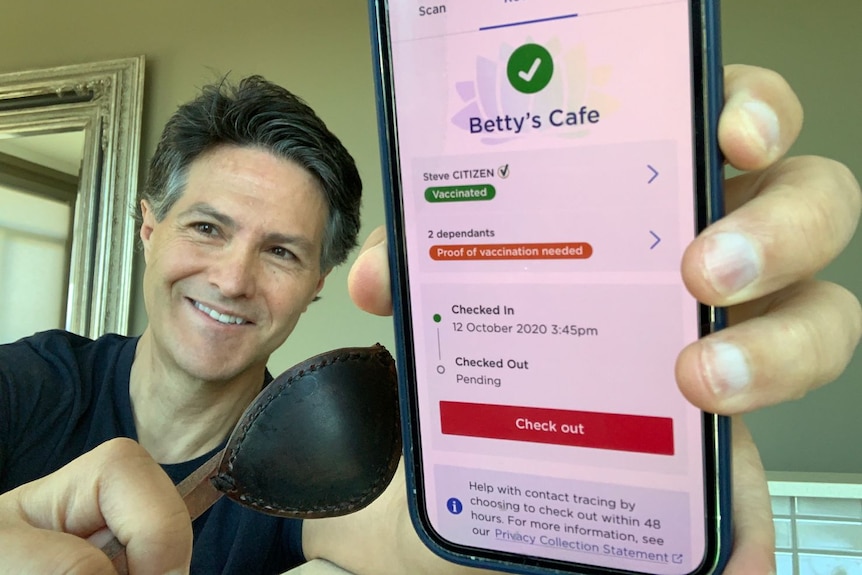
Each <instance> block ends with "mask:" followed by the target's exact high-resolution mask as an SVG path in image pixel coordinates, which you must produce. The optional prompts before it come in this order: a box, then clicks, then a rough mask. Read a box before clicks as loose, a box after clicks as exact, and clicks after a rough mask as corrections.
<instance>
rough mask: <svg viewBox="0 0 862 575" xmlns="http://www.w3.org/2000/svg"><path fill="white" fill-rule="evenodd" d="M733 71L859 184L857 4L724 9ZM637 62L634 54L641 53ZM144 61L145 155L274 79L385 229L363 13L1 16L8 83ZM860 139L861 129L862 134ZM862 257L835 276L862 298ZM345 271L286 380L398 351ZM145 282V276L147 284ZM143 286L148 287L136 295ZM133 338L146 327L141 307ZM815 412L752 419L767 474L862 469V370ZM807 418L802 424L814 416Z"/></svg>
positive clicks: (137, 11) (204, 4) (25, 6)
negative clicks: (313, 115)
mask: <svg viewBox="0 0 862 575" xmlns="http://www.w3.org/2000/svg"><path fill="white" fill-rule="evenodd" d="M724 4H725V10H724V17H725V21H724V24H725V30H726V33H725V36H726V45H725V53H726V56H727V57H726V61H728V62H733V61H745V62H751V63H760V64H764V65H770V66H773V67H775V68H777V69H779V70H780V71H782V72H783V73H784V74H785V75H786V76H787V77H788V78H789V79H791V80H792V81H793V83H794V85H795V87H796V88H797V90H798V91H799V93H800V95H801V96H802V99H803V101H804V103H805V104H806V105H807V106H808V126H807V128H806V131H805V133H804V135H803V138H802V139H801V140H800V144H799V146H798V149H797V151H799V152H806V153H820V154H825V155H830V156H833V157H836V158H839V159H841V160H843V161H844V162H846V163H849V164H850V165H851V166H852V167H853V168H854V170H855V171H856V173H857V174H859V173H862V159H860V155H859V153H860V151H862V139H860V138H862V136H860V131H859V130H858V127H859V126H860V125H862V112H860V108H859V102H860V101H862V87H860V76H859V70H860V68H859V66H858V64H857V61H858V58H859V56H860V55H862V40H860V36H859V35H858V34H857V31H856V30H855V26H857V25H858V23H859V22H860V21H862V3H860V2H859V1H858V0H846V1H842V0H821V1H819V2H816V3H815V2H810V0H757V1H756V2H755V1H752V0H725V2H724ZM633 49H636V48H634V47H633ZM136 54H144V55H145V56H146V57H147V67H146V79H145V86H146V89H145V100H144V131H143V142H142V152H143V160H144V161H146V160H147V159H148V158H149V156H150V154H151V153H152V151H153V149H154V148H155V143H156V140H157V138H158V133H159V131H160V129H161V126H162V125H163V124H164V122H165V120H166V119H167V117H168V116H169V115H170V114H171V112H172V111H173V110H174V109H175V107H176V106H177V105H178V104H179V103H181V102H183V101H185V100H187V99H188V98H190V97H191V96H192V95H193V94H194V91H195V87H196V86H199V85H201V84H203V83H205V82H208V81H210V80H212V79H214V78H216V77H217V76H219V75H220V74H223V73H225V72H231V73H232V74H234V76H235V77H239V76H242V75H247V74H251V73H260V74H263V75H265V76H267V77H268V78H269V79H271V80H274V81H276V82H278V83H280V84H282V85H284V86H286V87H288V88H289V89H292V90H293V91H295V92H296V93H298V94H299V95H301V96H302V97H304V98H305V99H306V100H307V101H308V102H309V103H310V104H311V105H312V106H313V107H314V108H315V109H316V110H317V111H318V113H319V114H320V115H321V116H322V117H323V118H324V120H325V121H326V122H327V123H328V124H329V125H330V127H331V128H332V129H333V131H335V132H336V133H337V134H339V135H340V136H341V137H342V139H343V140H344V142H345V145H346V146H347V147H348V149H350V150H351V151H352V152H353V154H354V155H355V156H356V159H357V161H358V164H359V167H360V171H361V172H362V176H363V179H364V181H365V186H366V196H365V201H364V222H365V228H364V231H363V237H364V235H365V234H366V233H367V232H368V231H369V230H370V229H372V228H373V227H374V226H376V225H378V224H380V223H382V220H383V215H382V200H381V195H380V185H381V184H380V175H379V156H378V152H377V140H376V123H375V121H376V120H375V115H374V93H373V85H372V79H371V56H370V46H369V39H368V23H367V16H366V11H365V2H364V1H363V0H280V1H275V0H246V1H244V2H241V3H230V4H229V3H227V2H222V1H216V0H183V1H180V2H168V1H166V0H151V1H149V2H110V1H108V0H87V1H81V2H51V3H48V2H41V3H33V2H31V3H7V5H6V6H4V7H3V10H2V14H0V72H11V71H16V70H23V69H28V68H38V67H47V66H55V65H61V64H71V63H79V62H86V61H92V60H103V59H109V58H117V57H125V56H131V55H136ZM854 128H856V129H854ZM860 254H862V245H860V241H859V239H858V238H857V241H856V243H855V244H854V247H853V249H852V251H850V252H848V253H847V254H846V255H845V256H844V257H843V258H842V259H841V260H840V262H839V263H838V264H836V265H835V266H833V267H832V268H830V269H829V270H828V271H827V272H826V274H825V275H827V276H829V277H831V278H833V279H837V280H839V281H841V282H842V283H844V284H845V285H848V286H851V287H852V289H854V290H855V291H856V293H857V294H860V295H862V275H860V274H862V266H860V265H859V260H860ZM346 271H347V270H346V268H345V269H343V270H340V271H336V272H334V273H333V274H332V276H331V277H330V279H329V281H328V283H327V287H326V288H325V290H324V292H323V296H324V299H323V301H322V302H320V303H318V304H315V305H314V306H312V309H311V310H310V311H309V312H308V314H307V315H306V317H305V318H304V319H303V321H302V322H301V323H300V325H299V327H298V328H297V331H296V332H295V333H294V335H293V336H292V337H291V338H290V340H288V343H287V344H286V345H285V347H284V348H283V349H282V350H280V351H279V352H278V354H277V355H276V357H274V359H273V362H272V364H271V367H272V369H273V371H276V372H278V371H280V370H282V369H284V368H286V367H287V366H289V365H291V364H292V363H295V362H297V361H299V360H301V359H303V358H305V357H308V356H309V355H312V354H314V353H317V352H320V351H324V350H327V349H331V348H335V347H340V346H347V345H367V344H370V343H373V342H375V341H380V342H382V343H384V344H385V345H387V346H390V347H391V346H392V341H393V338H392V332H391V324H390V322H389V320H388V319H381V318H372V317H369V316H366V315H364V314H361V313H359V312H358V311H357V310H355V308H354V307H353V306H352V305H351V303H350V301H349V299H348V298H347V295H346V290H345V277H346ZM140 274H141V266H140V263H139V265H138V266H137V270H136V275H137V276H138V280H139V278H140ZM137 283H138V284H139V283H140V281H138V282H137ZM133 297H134V301H135V305H134V308H133V310H132V314H133V331H134V332H136V333H138V332H140V331H141V330H142V329H143V328H144V326H145V325H146V318H145V313H144V310H143V306H142V304H141V301H140V292H139V291H136V292H135V294H134V296H133ZM860 363H862V362H860V361H859V359H858V358H857V361H856V362H855V363H854V364H853V365H852V366H851V370H850V371H849V372H848V374H847V375H846V376H845V377H843V378H842V379H841V380H840V381H839V382H838V383H836V384H834V385H832V386H829V387H828V388H826V389H824V390H822V391H819V392H817V393H815V394H813V395H812V397H810V398H808V399H806V400H805V401H804V402H802V403H799V404H794V405H789V406H783V407H780V408H775V409H772V410H767V411H766V412H764V413H763V414H758V415H757V416H756V417H752V418H751V424H752V426H753V427H754V429H755V433H756V435H757V438H758V441H759V442H760V443H761V445H762V448H763V451H764V458H765V460H766V462H767V465H768V467H770V468H772V469H782V470H795V469H799V470H831V471H857V472H858V471H860V469H862V441H860V439H862V418H860V417H858V415H857V409H858V407H857V406H859V405H862V389H860V388H862V386H860V385H859V384H860V382H862V365H860ZM803 408H804V410H803ZM809 446H810V447H809Z"/></svg>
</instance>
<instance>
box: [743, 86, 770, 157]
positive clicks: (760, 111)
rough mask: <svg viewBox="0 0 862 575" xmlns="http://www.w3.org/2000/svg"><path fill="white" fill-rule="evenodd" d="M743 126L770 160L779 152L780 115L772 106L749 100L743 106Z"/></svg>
mask: <svg viewBox="0 0 862 575" xmlns="http://www.w3.org/2000/svg"><path fill="white" fill-rule="evenodd" d="M742 111H743V114H742V119H743V124H742V126H740V127H741V128H743V129H744V130H745V132H746V135H747V136H748V138H749V139H750V141H751V142H752V143H753V144H755V145H757V146H759V147H760V149H761V150H762V151H763V153H764V154H765V155H766V156H767V157H768V158H770V159H771V158H773V156H774V155H775V154H777V152H778V145H779V138H780V133H779V130H780V126H779V123H778V115H777V114H776V113H775V110H773V109H772V108H771V107H770V106H768V105H767V104H765V103H763V102H761V101H760V100H747V101H746V102H745V103H744V104H743V105H742Z"/></svg>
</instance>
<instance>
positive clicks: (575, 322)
mask: <svg viewBox="0 0 862 575" xmlns="http://www.w3.org/2000/svg"><path fill="white" fill-rule="evenodd" d="M370 14H371V20H372V22H371V25H372V37H373V52H374V54H375V58H376V64H377V65H376V66H375V68H376V71H377V74H376V80H377V94H378V115H379V120H380V121H379V125H380V140H381V156H382V160H383V168H384V169H383V172H384V187H385V189H386V210H387V214H386V215H387V226H388V234H389V245H390V265H391V277H392V288H393V294H394V307H395V324H396V342H397V343H396V347H397V357H398V366H399V374H400V392H401V401H402V415H403V421H404V426H403V429H404V433H405V442H404V443H405V461H406V467H407V481H408V499H409V505H410V512H411V516H412V519H413V522H414V525H415V527H416V529H417V531H418V532H419V534H420V536H421V538H422V539H423V540H424V542H425V543H426V544H427V545H428V546H429V547H430V548H431V549H432V550H434V551H435V552H437V553H438V554H440V555H441V556H443V557H445V558H447V559H449V560H451V561H454V562H458V563H463V564H469V565H474V566H481V567H487V568H491V569H496V570H500V571H508V572H515V573H596V574H598V573H654V574H662V575H688V574H705V573H715V572H719V571H720V570H721V568H722V566H723V563H724V562H725V559H726V557H727V555H728V553H729V550H730V517H729V457H728V455H729V425H728V422H727V421H726V420H725V419H723V418H721V417H717V416H715V415H710V414H705V413H703V412H701V411H699V410H697V409H696V408H694V407H692V406H691V405H690V404H689V403H688V402H687V401H686V400H685V399H684V398H683V396H682V395H681V393H680V392H679V390H678V388H677V385H676V383H675V380H674V365H675V360H676V357H677V355H678V353H679V352H680V351H681V350H682V349H683V347H684V346H685V345H686V344H688V343H690V342H692V341H694V340H696V339H697V338H698V337H700V336H702V335H704V334H706V333H708V332H711V331H713V330H716V329H720V328H721V327H722V325H723V321H724V320H723V315H722V311H721V310H719V309H712V308H709V307H706V306H703V305H700V304H699V303H698V302H697V301H695V300H694V298H693V297H692V296H691V295H690V294H689V293H688V292H687V291H686V289H685V287H684V285H683V283H682V279H681V275H680V261H681V256H682V253H683V250H684V249H685V247H686V246H687V245H688V244H689V242H691V241H692V239H693V238H694V237H695V236H696V234H697V233H698V232H699V231H700V230H701V229H702V228H704V227H705V226H706V225H708V224H709V223H710V222H712V221H714V220H715V219H716V218H717V217H718V216H720V215H721V212H722V159H721V157H720V152H719V150H718V145H717V135H716V134H717V129H716V126H717V119H718V113H719V110H720V105H721V102H722V70H721V64H720V53H719V26H718V19H719V7H718V2H717V1H712V0H437V1H436V2H435V1H427V0H426V1H416V0H388V1H385V0H377V1H374V0H372V1H371V2H370Z"/></svg>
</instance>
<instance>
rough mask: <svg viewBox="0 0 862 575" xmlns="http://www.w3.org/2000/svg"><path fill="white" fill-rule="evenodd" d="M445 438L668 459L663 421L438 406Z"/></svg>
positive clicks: (669, 430) (668, 436) (669, 433)
mask: <svg viewBox="0 0 862 575" xmlns="http://www.w3.org/2000/svg"><path fill="white" fill-rule="evenodd" d="M440 424H441V427H442V432H443V433H444V434H445V435H466V436H469V437H485V438H488V439H509V440H512V441H529V442H533V443H550V444H553V445H571V446H577V447H592V448H596V449H610V450H614V451H632V452H637V453H653V454H657V455H673V453H674V451H673V420H672V419H670V418H669V417H651V416H645V415H623V414H617V413H596V412H591V411H567V410H562V409H545V408H540V407H516V406H511V405H490V404H485V403H462V402H458V401H441V402H440Z"/></svg>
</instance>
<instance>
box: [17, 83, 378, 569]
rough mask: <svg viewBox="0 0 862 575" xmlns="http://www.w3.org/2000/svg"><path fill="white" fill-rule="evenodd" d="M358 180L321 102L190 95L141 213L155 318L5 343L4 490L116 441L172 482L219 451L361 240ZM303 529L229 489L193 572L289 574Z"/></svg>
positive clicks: (214, 511) (158, 159)
mask: <svg viewBox="0 0 862 575" xmlns="http://www.w3.org/2000/svg"><path fill="white" fill-rule="evenodd" d="M361 189H362V184H361V180H360V177H359V173H358V171H357V169H356V166H355V163H354V161H353V158H352V157H351V156H350V154H349V153H348V152H347V150H346V149H345V148H344V147H343V146H342V144H341V142H340V141H339V140H338V138H337V137H336V136H335V135H334V134H332V133H331V132H330V131H329V130H328V129H327V128H326V126H325V125H324V123H323V122H322V121H321V120H320V119H319V118H318V117H317V115H316V114H315V113H314V112H313V111H312V109H311V108H309V107H308V106H307V105H305V104H304V103H303V102H302V101H301V100H299V99H298V98H296V97H295V96H294V95H293V94H291V93H290V92H288V91H287V90H285V89H283V88H281V87H279V86H276V85H274V84H271V83H269V82H267V81H265V80H264V79H262V78H260V77H250V78H246V79H244V80H242V81H241V82H240V83H239V84H238V85H236V86H233V85H231V84H229V83H227V82H222V83H220V84H218V85H213V86H206V87H204V88H203V90H202V92H201V94H200V95H199V96H198V97H197V98H196V99H195V100H193V101H192V102H190V103H188V104H185V105H183V106H181V107H180V108H179V109H178V110H177V112H176V113H175V114H174V115H173V116H172V117H171V119H170V120H169V121H168V123H167V125H166V127H165V129H164V132H163V134H162V137H161V140H160V141H159V144H158V147H157V149H156V152H155V154H154V156H153V159H152V161H151V165H150V172H149V175H148V180H147V184H146V187H145V188H144V189H143V190H142V193H141V194H140V197H139V200H138V206H137V213H136V216H137V220H138V224H139V226H140V228H139V229H140V239H141V243H142V246H143V254H144V259H145V261H146V270H145V272H144V281H143V295H144V301H145V304H146V309H147V314H148V318H149V324H148V326H147V328H146V329H145V330H144V333H143V334H142V335H141V336H140V337H134V338H126V337H120V336H117V335H107V336H103V337H101V338H99V339H97V340H96V341H90V340H87V339H84V338H81V337H78V336H75V335H73V334H70V333H67V332H63V331H51V332H46V333H41V334H36V335H35V336H33V337H31V338H27V339H25V340H22V341H20V342H17V343H15V344H12V345H10V346H5V347H3V348H0V493H1V492H4V491H8V490H9V489H11V488H14V487H17V486H18V485H21V484H23V483H26V482H29V481H32V480H35V479H37V478H39V477H42V476H44V475H46V474H48V473H51V472H53V471H55V470H56V469H58V468H59V467H61V466H62V465H64V464H66V463H68V462H69V461H71V460H73V459H75V458H76V457H78V456H80V455H81V454H82V453H86V452H89V451H90V450H92V449H93V448H95V447H96V446H98V445H100V444H102V443H103V442H105V441H107V440H110V439H112V438H116V437H128V438H131V439H134V440H136V441H138V443H140V445H141V446H142V447H143V448H144V449H145V450H146V451H147V452H148V453H149V454H150V455H151V456H152V457H153V459H155V460H156V461H157V462H159V463H160V464H162V467H163V469H164V470H165V471H166V472H167V473H168V475H169V476H170V478H171V479H172V480H173V481H174V482H175V483H177V482H179V481H181V480H182V479H184V478H185V477H186V476H187V475H189V473H191V472H192V471H193V470H194V469H196V468H197V467H198V466H199V465H200V464H201V463H203V462H204V461H206V460H207V459H209V458H210V457H211V456H212V455H213V454H214V453H215V452H216V451H217V450H219V449H220V448H221V447H223V445H224V442H225V440H226V438H227V436H228V434H229V433H230V432H231V430H232V429H233V427H234V425H235V424H236V422H237V420H238V419H239V417H240V415H241V414H242V413H243V411H244V410H245V408H246V407H247V406H248V405H249V403H251V401H252V400H253V399H254V398H255V396H256V395H257V394H258V392H259V391H260V390H261V388H262V387H263V386H264V385H265V384H266V383H267V382H268V381H269V380H270V379H271V377H270V375H269V374H268V373H267V370H266V363H267V360H268V359H269V356H270V354H272V352H273V351H274V350H275V349H276V348H278V347H279V346H280V345H282V344H283V343H284V341H285V340H286V339H287V337H288V336H289V335H290V333H291V332H292V331H293V329H294V327H295V326H296V323H297V321H298V320H299V317H300V316H301V315H302V313H303V312H304V311H305V310H306V308H307V307H308V305H309V304H310V303H311V302H312V301H314V300H315V298H316V297H317V295H318V293H319V292H320V290H321V289H322V288H323V285H324V281H325V279H326V275H327V274H328V273H329V271H330V270H331V269H332V268H333V267H334V266H336V265H338V264H340V263H343V262H344V261H345V259H346V257H347V254H348V253H349V251H350V250H351V249H352V248H353V247H355V245H356V236H357V233H358V230H359V208H360V198H361ZM301 525H302V523H301V522H300V521H298V520H288V519H279V518H275V517H270V516H265V515H262V514H259V513H255V512H253V511H250V510H248V509H245V508H243V507H241V506H239V505H237V504H235V503H232V502H230V501H228V500H226V499H223V500H221V501H219V502H217V503H216V504H215V505H214V506H213V507H212V508H211V509H210V510H208V511H207V512H206V513H205V514H204V515H203V516H201V517H200V518H199V519H198V520H197V521H195V523H194V526H193V529H194V536H195V552H194V555H193V559H192V571H193V572H196V573H237V574H248V573H280V572H282V571H284V570H286V569H288V568H289V567H291V566H293V565H296V564H297V563H300V562H301V561H302V560H303V552H302V530H301ZM0 570H2V569H0Z"/></svg>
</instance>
